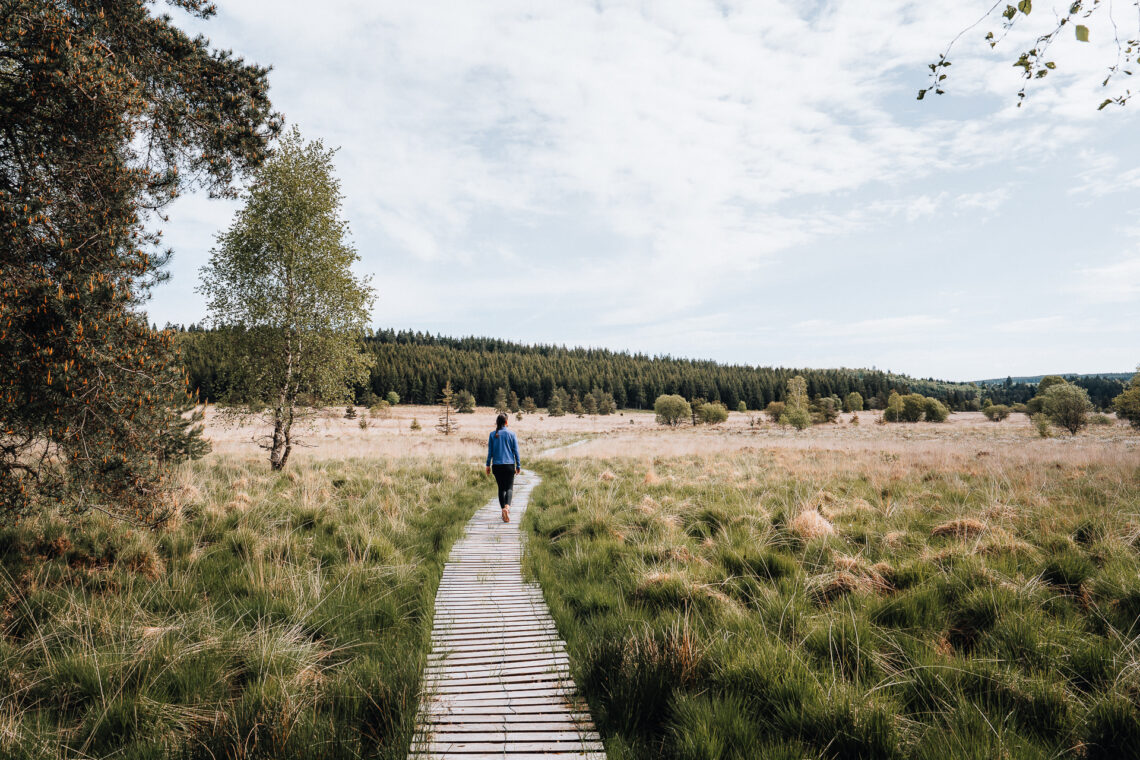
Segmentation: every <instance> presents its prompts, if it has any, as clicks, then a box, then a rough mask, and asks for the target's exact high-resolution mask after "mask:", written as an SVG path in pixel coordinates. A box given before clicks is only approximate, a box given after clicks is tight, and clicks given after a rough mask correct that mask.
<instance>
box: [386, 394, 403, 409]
mask: <svg viewBox="0 0 1140 760" xmlns="http://www.w3.org/2000/svg"><path fill="white" fill-rule="evenodd" d="M385 399H386V400H387V401H388V405H389V406H396V405H397V404H399V403H400V394H399V393H396V391H388V395H387V396H385Z"/></svg>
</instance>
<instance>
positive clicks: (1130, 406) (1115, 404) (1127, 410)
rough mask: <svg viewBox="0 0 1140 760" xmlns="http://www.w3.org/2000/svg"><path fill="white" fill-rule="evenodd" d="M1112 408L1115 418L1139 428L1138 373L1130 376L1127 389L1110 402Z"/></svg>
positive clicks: (1139, 383)
mask: <svg viewBox="0 0 1140 760" xmlns="http://www.w3.org/2000/svg"><path fill="white" fill-rule="evenodd" d="M1112 408H1113V409H1114V410H1116V416H1117V417H1119V418H1120V419H1122V420H1127V421H1128V424H1130V425H1132V427H1134V428H1140V372H1137V373H1136V374H1135V375H1133V376H1132V381H1131V382H1130V383H1129V384H1128V389H1127V390H1126V391H1124V393H1121V394H1120V395H1119V396H1117V397H1116V398H1114V399H1113V400H1112Z"/></svg>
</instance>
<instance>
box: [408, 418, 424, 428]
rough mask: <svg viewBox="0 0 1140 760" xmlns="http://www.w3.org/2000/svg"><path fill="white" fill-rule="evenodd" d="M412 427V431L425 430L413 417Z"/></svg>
mask: <svg viewBox="0 0 1140 760" xmlns="http://www.w3.org/2000/svg"><path fill="white" fill-rule="evenodd" d="M410 427H411V429H412V430H423V425H421V424H420V421H419V420H417V419H416V418H415V417H412V424H411V426H410Z"/></svg>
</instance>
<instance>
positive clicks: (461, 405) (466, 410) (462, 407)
mask: <svg viewBox="0 0 1140 760" xmlns="http://www.w3.org/2000/svg"><path fill="white" fill-rule="evenodd" d="M455 411H457V412H459V413H460V414H474V413H475V397H474V396H473V395H471V391H466V390H464V391H459V392H458V393H456V394H455Z"/></svg>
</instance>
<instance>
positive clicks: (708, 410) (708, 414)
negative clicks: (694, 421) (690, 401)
mask: <svg viewBox="0 0 1140 760" xmlns="http://www.w3.org/2000/svg"><path fill="white" fill-rule="evenodd" d="M697 415H698V417H699V418H700V420H701V422H703V423H704V424H706V425H719V424H720V423H722V422H724V421H725V420H727V419H728V409H727V408H726V407H725V405H724V404H722V403H720V402H719V401H712V402H710V403H708V404H702V405H701V408H700V411H699V412H698V413H697Z"/></svg>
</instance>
